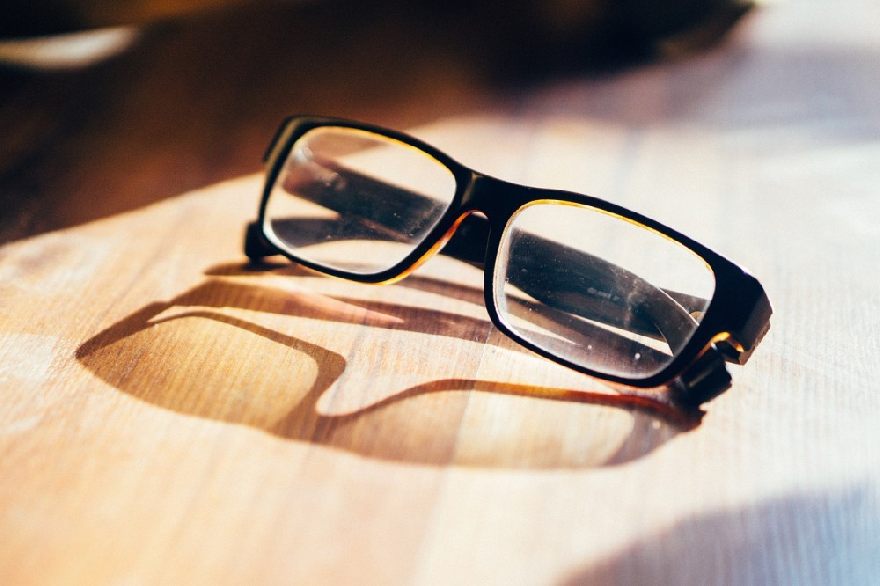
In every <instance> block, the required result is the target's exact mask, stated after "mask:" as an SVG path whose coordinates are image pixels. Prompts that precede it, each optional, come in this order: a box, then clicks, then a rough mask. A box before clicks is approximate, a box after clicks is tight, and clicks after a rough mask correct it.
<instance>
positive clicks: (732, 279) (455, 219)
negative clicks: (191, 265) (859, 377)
mask: <svg viewBox="0 0 880 586" xmlns="http://www.w3.org/2000/svg"><path fill="white" fill-rule="evenodd" d="M321 127H337V128H348V129H352V130H360V131H366V132H370V133H374V134H376V135H379V136H383V137H387V138H390V139H392V140H395V141H398V142H401V143H404V144H406V145H409V146H411V147H414V148H416V149H419V150H421V151H422V152H424V153H425V154H427V155H429V156H430V157H432V158H433V159H435V160H436V161H437V162H439V163H440V164H442V165H444V166H445V167H446V168H447V169H448V170H449V171H450V172H451V173H452V175H453V177H454V178H455V184H456V189H455V194H454V196H453V199H452V202H451V204H450V205H449V207H448V209H447V210H446V212H445V214H444V215H443V216H442V218H441V219H440V220H439V221H438V222H437V224H436V226H435V227H434V228H433V229H432V230H431V231H430V232H429V233H428V235H427V236H426V237H425V238H424V240H422V241H421V242H420V243H419V244H418V245H417V246H416V247H415V248H414V249H413V251H412V252H411V253H410V254H408V255H407V256H406V257H405V258H403V260H401V261H400V262H398V263H397V264H395V265H393V266H391V267H389V268H388V269H385V270H382V271H378V272H375V273H369V274H364V273H358V272H351V271H345V270H340V269H335V268H331V267H327V266H324V265H321V264H319V263H315V262H311V261H309V260H308V259H305V258H301V257H299V256H298V255H296V254H295V253H294V252H291V251H290V250H289V248H288V247H285V246H283V245H282V244H281V243H280V242H277V241H276V240H275V239H274V238H273V235H272V234H271V232H269V231H267V230H266V220H267V218H266V207H267V204H268V202H269V198H270V196H271V194H272V190H273V187H274V185H275V182H276V180H277V178H278V176H279V174H280V172H281V170H282V168H283V166H284V164H285V161H286V159H287V157H288V155H289V153H290V151H291V149H292V148H293V146H294V144H295V143H296V142H297V140H298V139H299V138H301V137H302V136H304V135H305V134H306V133H308V132H309V131H310V130H313V129H316V128H321ZM264 159H265V162H266V165H267V175H266V181H265V184H264V187H263V194H262V199H261V201H260V207H259V212H258V218H257V221H256V222H253V223H251V224H250V225H249V226H248V229H247V233H246V238H245V254H246V255H247V256H248V257H249V258H250V259H251V260H252V261H259V260H261V259H262V258H263V257H266V256H272V255H282V256H285V257H287V258H288V259H290V260H291V261H294V262H297V263H299V264H302V265H304V266H307V267H309V268H311V269H313V270H315V271H318V272H321V273H324V274H328V275H332V276H335V277H340V278H344V279H348V280H352V281H357V282H362V283H374V284H387V283H393V282H395V281H397V280H399V279H401V278H403V277H405V276H406V275H408V274H409V273H411V272H412V271H413V270H415V268H417V267H418V266H419V265H420V264H422V263H423V262H425V261H426V260H427V259H428V258H430V257H431V256H432V255H433V254H434V253H436V252H438V251H439V252H441V253H443V254H444V255H449V256H453V257H455V258H459V259H461V260H464V261H466V262H469V263H470V264H473V265H475V266H481V267H482V268H483V269H484V274H485V277H484V299H485V304H486V309H487V311H488V313H489V316H490V318H491V320H492V323H493V324H494V325H495V326H496V327H497V328H498V329H499V330H501V331H502V332H504V333H505V334H506V335H507V336H509V337H511V338H512V339H514V340H515V341H517V342H518V343H520V344H522V345H523V346H525V347H526V348H529V349H530V350H532V351H534V352H536V353H537V354H539V355H541V356H543V357H545V358H547V359H549V360H553V361H554V362H557V363H559V364H562V365H564V366H567V367H569V368H572V369H574V370H576V371H578V372H582V373H584V374H587V375H590V376H593V377H596V378H599V379H602V380H607V381H611V382H614V383H619V384H624V385H628V386H632V387H637V388H653V387H659V386H669V387H670V389H671V390H672V391H673V392H674V398H675V399H676V400H678V401H680V402H682V403H692V404H699V403H701V402H703V401H706V400H708V399H711V398H712V397H714V396H715V395H717V394H719V393H721V392H723V391H724V390H725V389H726V388H728V387H729V386H730V376H729V374H728V373H727V369H726V368H725V364H724V363H725V361H727V362H733V363H738V364H744V363H745V362H746V361H747V360H748V358H749V357H750V356H751V353H752V351H753V350H754V349H755V347H756V346H757V345H758V343H759V342H760V341H761V338H762V337H763V336H764V334H765V333H766V331H767V330H768V328H769V324H770V315H771V313H772V309H771V307H770V303H769V300H768V299H767V296H766V294H765V292H764V289H763V287H762V286H761V284H760V283H759V282H758V281H757V280H756V279H755V278H754V277H753V276H751V275H750V274H748V273H747V272H745V271H744V270H743V269H742V268H740V267H739V266H737V265H736V264H734V263H732V262H731V261H729V260H727V259H726V258H724V257H722V256H721V255H719V254H717V253H715V252H713V251H712V250H710V249H708V248H706V247H705V246H703V245H702V244H700V243H698V242H695V241H694V240H691V239H690V238H688V237H687V236H685V235H683V234H681V233H679V232H677V231H675V230H673V229H672V228H669V227H667V226H665V225H663V224H661V223H659V222H656V221H654V220H652V219H650V218H647V217H645V216H643V215H641V214H639V213H637V212H633V211H630V210H628V209H626V208H623V207H621V206H619V205H616V204H613V203H610V202H607V201H604V200H602V199H599V198H596V197H592V196H588V195H583V194H578V193H573V192H568V191H561V190H552V189H543V188H536V187H528V186H524V185H518V184H515V183H510V182H507V181H503V180H501V179H497V178H494V177H491V176H488V175H485V174H483V173H480V172H479V171H476V170H474V169H471V168H468V167H466V166H464V165H462V164H461V163H459V162H457V161H455V160H454V159H452V158H451V157H449V156H448V155H447V154H445V153H443V152H442V151H439V150H437V149H436V148H434V147H432V146H431V145H429V144H426V143H424V142H422V141H421V140H419V139H417V138H414V137H412V136H409V135H407V134H405V133H402V132H398V131H394V130H389V129H385V128H381V127H378V126H374V125H371V124H364V123H360V122H354V121H350V120H343V119H336V118H326V117H314V116H292V117H289V118H287V119H285V120H284V122H282V124H281V125H280V126H279V128H278V131H277V132H276V134H275V136H274V137H273V139H272V141H271V143H270V144H269V147H268V149H267V151H266V155H265V157H264ZM541 201H551V202H560V203H567V204H580V205H585V206H590V207H593V208H596V209H599V210H602V211H605V212H608V213H611V214H614V215H617V216H620V217H621V218H624V219H627V220H630V221H633V222H636V223H637V224H640V225H642V226H644V227H646V228H649V229H651V230H654V231H655V232H658V233H659V234H661V235H663V236H665V237H667V238H670V239H672V240H674V241H676V242H678V243H679V244H681V245H682V246H684V247H686V248H688V249H689V250H691V251H692V252H693V253H695V254H696V255H698V256H699V257H700V258H702V259H703V260H704V261H705V262H706V264H707V265H708V266H709V268H710V269H711V270H712V272H713V274H714V278H715V289H714V292H713V294H712V298H711V299H710V300H709V304H708V306H707V307H706V309H705V313H704V316H703V319H702V321H701V322H700V323H699V325H698V326H697V328H696V330H694V332H693V333H692V335H691V336H690V338H689V340H688V341H687V342H686V343H685V344H684V346H683V347H682V348H681V349H680V350H679V352H678V353H677V354H676V355H675V356H674V357H673V359H672V360H671V361H670V362H669V364H667V365H666V366H665V367H664V368H662V369H661V370H660V371H659V372H656V373H654V374H651V375H649V376H643V377H626V376H619V375H614V374H607V373H604V372H599V371H596V370H593V369H590V368H587V367H584V366H581V365H579V364H576V363H573V362H571V361H569V360H566V359H565V358H563V357H560V356H557V355H556V354H553V353H551V352H549V351H547V350H546V349H545V348H542V347H540V346H538V345H536V344H534V343H532V342H530V341H528V340H525V339H523V338H522V337H521V336H519V335H518V334H517V333H516V332H515V331H513V330H512V329H511V328H510V327H509V326H508V325H507V324H506V323H505V322H504V320H503V319H502V317H501V315H500V314H499V311H498V308H497V306H496V302H495V294H494V291H495V288H494V282H493V281H494V277H495V265H496V261H497V256H498V250H499V246H500V244H501V241H502V237H503V233H504V229H505V227H506V226H507V224H508V221H509V220H510V219H511V218H512V217H513V216H514V214H515V213H516V212H517V211H518V210H520V209H521V208H523V207H524V206H527V205H529V204H533V203H534V202H541ZM473 212H480V213H481V214H482V215H480V216H474V215H471V214H472V213H473ZM453 236H454V238H453ZM450 239H451V241H450ZM447 241H449V245H448V246H445V248H444V245H446V243H447Z"/></svg>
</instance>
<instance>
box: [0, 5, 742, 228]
mask: <svg viewBox="0 0 880 586" xmlns="http://www.w3.org/2000/svg"><path fill="white" fill-rule="evenodd" d="M749 8H750V5H749V4H748V3H746V2H743V1H741V0H666V1H665V2H656V1H653V0H510V1H508V2H505V3H503V4H502V3H496V2H491V1H489V0H476V1H472V2H470V1H466V0H450V1H444V0H423V1H421V2H409V1H404V0H368V1H353V0H288V1H285V2H279V1H270V0H188V1H186V2H176V1H170V0H117V1H113V2H109V1H102V0H40V1H34V0H7V2H6V3H5V5H4V17H3V19H2V20H0V98H2V99H0V137H2V138H0V140H2V150H0V206H2V209H3V210H4V211H3V212H2V213H0V218H2V220H0V242H6V241H10V240H14V239H19V238H23V237H26V236H29V235H33V234H38V233H41V232H45V231H49V230H54V229H58V228H62V227H66V226H71V225H76V224H79V223H82V222H86V221H89V220H93V219H96V218H100V217H104V216H108V215H112V214H115V213H119V212H122V211H126V210H131V209H134V208H137V207H140V206H143V205H146V204H148V203H151V202H153V201H157V200H159V199H162V198H166V197H170V196H173V195H177V194H181V193H184V192H186V191H188V190H191V189H194V188H198V187H202V186H205V185H209V184H212V183H215V182H218V181H221V180H224V179H228V178H232V177H235V176H238V175H241V174H244V173H249V172H254V171H258V170H259V166H260V156H261V153H262V150H263V148H264V147H265V144H266V142H267V141H268V140H269V138H270V136H271V135H272V132H273V131H274V129H275V126H276V125H277V124H278V122H279V121H280V120H281V119H282V118H283V117H284V116H286V115H288V114H292V113H310V114H326V115H334V116H341V117H349V118H355V119H359V120H364V121H370V122H374V123H380V124H384V125H387V126H392V127H397V128H408V127H412V126H414V125H418V124H424V123H428V122H431V121H433V120H437V119H440V118H445V117H449V116H455V115H460V114H464V113H468V114H472V113H487V112H488V113H494V114H498V113H501V114H504V113H507V114H509V113H511V112H515V109H516V104H517V99H518V97H519V96H520V95H522V94H523V93H524V92H527V91H528V90H529V88H532V87H534V86H536V85H538V84H541V83H544V82H546V81H548V80H553V79H563V78H566V77H572V76H574V77H581V78H582V77H584V76H587V77H590V78H596V77H603V76H613V75H615V74H616V73H617V72H619V71H623V70H629V69H631V68H634V67H639V66H641V65H643V64H645V63H648V62H652V61H657V60H662V59H682V58H687V56H688V55H691V54H693V53H695V52H699V51H701V50H704V49H706V48H708V47H711V46H712V45H713V43H715V42H717V41H718V40H719V39H722V38H723V37H724V35H725V33H726V32H727V31H729V30H730V29H731V28H732V27H733V26H734V25H735V23H736V22H737V20H738V19H739V18H740V17H741V16H742V15H743V14H744V13H745V12H746V11H747V10H748V9H749Z"/></svg>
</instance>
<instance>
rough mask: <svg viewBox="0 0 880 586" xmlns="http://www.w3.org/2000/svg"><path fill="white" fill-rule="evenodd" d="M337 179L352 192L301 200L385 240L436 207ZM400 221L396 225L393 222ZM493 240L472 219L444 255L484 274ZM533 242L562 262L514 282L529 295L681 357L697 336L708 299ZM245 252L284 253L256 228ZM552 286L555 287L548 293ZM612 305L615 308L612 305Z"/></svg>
mask: <svg viewBox="0 0 880 586" xmlns="http://www.w3.org/2000/svg"><path fill="white" fill-rule="evenodd" d="M332 173H333V174H335V176H336V177H337V178H339V179H340V180H341V181H342V182H343V183H344V185H345V189H344V190H342V189H340V190H333V189H327V186H326V185H322V186H321V188H320V189H318V188H314V189H310V185H311V184H310V183H308V182H305V183H303V184H300V185H297V186H296V192H297V194H298V195H300V196H301V197H304V198H306V199H308V200H309V201H312V202H314V203H317V204H319V205H322V206H324V207H326V208H328V209H331V210H336V211H340V210H344V211H346V212H347V213H348V214H350V215H351V216H352V217H354V218H358V219H359V220H360V223H361V224H362V225H363V224H369V226H370V227H371V228H373V229H374V230H375V229H378V228H381V229H382V232H383V236H384V237H390V238H394V239H397V240H400V239H403V238H404V237H405V235H404V234H402V233H400V232H395V231H393V230H392V229H391V228H389V226H391V225H394V224H395V223H398V224H402V225H410V224H412V223H413V222H415V221H417V220H416V219H417V218H424V217H428V216H429V215H430V211H431V208H432V207H433V206H435V205H436V202H433V201H432V200H431V199H430V198H429V197H427V196H424V195H421V194H418V193H415V192H412V191H410V190H406V189H405V188H402V187H399V186H396V185H388V184H386V183H384V182H381V181H376V180H375V179H373V178H370V177H366V176H364V175H362V174H360V173H357V172H355V171H352V170H351V169H346V168H344V167H341V166H334V168H333V170H332ZM375 201H384V202H388V203H391V202H395V203H398V204H400V205H397V206H395V207H393V208H388V206H387V205H386V206H375V205H373V203H374V202H375ZM392 217H393V218H395V220H394V221H390V218H392ZM407 218H409V219H407ZM297 224H298V228H300V230H303V229H305V224H304V223H303V221H301V220H299V221H297ZM369 233H370V231H369V230H364V231H362V233H360V234H357V237H359V238H361V239H363V238H365V237H367V238H369V237H370V234H369ZM352 236H354V235H352ZM488 236H489V224H488V221H487V220H486V219H485V218H484V217H481V216H475V215H471V216H468V217H467V218H466V219H465V220H464V221H463V222H462V224H461V225H460V226H459V228H458V230H457V231H456V233H455V235H454V236H453V238H452V239H451V240H450V241H449V242H448V243H447V245H446V246H445V247H444V249H443V250H442V251H441V253H442V254H444V255H446V256H451V257H453V258H457V259H459V260H463V261H465V262H468V263H469V264H472V265H474V266H477V267H480V268H482V267H483V262H484V258H485V247H486V242H487V240H488ZM373 237H376V236H375V235H373ZM530 240H531V244H532V247H533V248H534V249H535V252H536V253H537V254H536V255H535V256H537V257H538V258H542V259H555V260H556V262H554V263H553V264H552V266H546V265H542V266H540V267H534V269H535V270H536V271H537V270H540V271H541V273H542V274H543V276H544V279H543V283H542V284H541V285H540V286H539V285H538V284H537V283H534V282H533V281H531V280H525V279H518V278H517V277H516V276H515V275H514V277H513V280H512V284H514V285H515V286H517V287H519V288H520V289H521V290H522V291H523V292H525V293H527V294H529V295H531V296H532V297H534V298H535V299H537V300H540V301H542V302H544V303H547V304H548V305H550V306H551V307H555V308H557V309H565V310H567V311H569V312H572V313H575V314H577V315H581V316H582V317H586V318H588V319H593V320H597V321H601V322H602V323H607V324H610V325H614V326H617V327H621V328H624V329H626V330H628V331H632V332H636V333H640V334H643V335H649V336H652V337H655V338H658V339H666V340H667V341H668V342H669V343H670V345H671V346H672V347H673V349H674V350H677V349H678V347H680V345H683V344H684V342H686V339H684V336H686V335H687V334H688V333H689V332H690V331H691V330H692V324H693V319H692V318H691V316H690V315H689V311H693V309H685V307H683V305H684V306H686V307H691V308H702V307H703V306H704V304H705V302H704V301H703V300H699V299H697V298H694V297H690V296H686V295H683V294H680V293H675V292H667V291H663V290H661V289H658V288H656V287H654V286H653V285H651V284H650V283H648V282H647V281H645V280H644V279H641V278H640V277H638V276H637V275H635V274H633V273H631V272H629V271H626V270H625V269H623V268H621V267H619V266H617V265H615V264H613V263H609V262H607V261H605V260H602V259H600V258H598V257H595V256H592V255H589V254H587V253H584V252H582V251H578V250H575V249H572V248H570V247H567V246H565V245H562V244H560V243H557V242H551V241H548V240H544V239H541V238H538V237H535V236H531V238H530ZM245 253H246V254H247V256H248V257H250V258H252V259H259V258H261V257H263V256H269V255H273V254H276V251H275V248H274V247H273V246H272V245H271V244H269V243H268V242H265V241H264V239H263V235H262V231H261V230H259V229H257V227H255V226H253V225H252V226H250V227H249V229H248V233H247V238H246V241H245ZM533 274H536V273H533ZM548 283H550V284H552V286H551V287H547V284H548ZM624 284H625V286H622V285H624ZM609 300H611V301H612V303H610V304H609V303H608V301H609ZM615 309H616V310H617V311H615Z"/></svg>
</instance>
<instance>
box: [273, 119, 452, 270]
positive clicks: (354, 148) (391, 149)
mask: <svg viewBox="0 0 880 586" xmlns="http://www.w3.org/2000/svg"><path fill="white" fill-rule="evenodd" d="M455 188H456V183H455V177H454V176H453V174H452V172H451V171H450V170H449V169H448V168H447V167H446V166H445V165H443V164H442V163H440V162H439V161H437V160H436V159H434V158H433V157H431V156H430V155H428V154H427V153H424V152H422V151H420V150H418V149H416V148H414V147H411V146H409V145H407V144H405V143H402V142H400V141H397V140H394V139H391V138H388V137H385V136H382V135H379V134H375V133H372V132H367V131H362V130H355V129H351V128H345V127H340V126H327V127H320V128H316V129H313V130H310V131H308V132H306V133H305V134H304V135H303V136H302V137H300V138H299V139H298V140H297V141H296V143H295V144H294V145H293V147H292V148H291V150H290V154H289V155H288V156H287V159H286V160H285V162H284V164H283V167H282V168H281V171H280V172H279V174H278V177H277V179H276V180H275V184H274V186H273V187H272V192H271V194H270V196H269V200H268V202H267V207H266V215H265V229H266V234H267V235H268V236H269V237H270V238H271V239H273V240H274V241H275V243H276V244H277V245H279V246H281V247H282V248H283V249H284V250H287V251H288V252H290V253H291V254H294V255H296V256H298V257H300V258H302V259H304V260H307V261H310V262H314V263H317V264H320V265H322V266H325V267H328V268H331V269H338V270H345V271H350V272H355V273H360V274H375V273H379V272H382V271H384V270H387V269H389V268H391V267H393V266H394V265H396V264H398V263H399V262H401V261H402V260H403V259H404V258H406V257H407V255H409V254H410V253H412V252H413V251H414V250H415V249H416V247H418V245H419V244H421V243H422V241H423V240H424V239H425V237H426V236H427V235H428V234H429V233H430V232H431V230H432V229H434V228H435V227H436V226H437V224H438V222H439V221H440V219H441V218H442V217H443V214H444V213H445V212H446V210H447V209H448V208H449V205H450V204H451V203H452V200H453V197H454V195H455Z"/></svg>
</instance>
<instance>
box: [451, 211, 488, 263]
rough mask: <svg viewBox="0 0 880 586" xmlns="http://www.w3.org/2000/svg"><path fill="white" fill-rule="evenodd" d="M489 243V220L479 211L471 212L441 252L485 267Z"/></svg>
mask: <svg viewBox="0 0 880 586" xmlns="http://www.w3.org/2000/svg"><path fill="white" fill-rule="evenodd" d="M488 244H489V220H488V219H487V218H486V216H484V215H483V214H481V213H479V212H471V213H469V214H468V215H467V216H466V217H465V218H464V220H462V221H461V223H459V225H458V227H457V229H456V230H455V233H454V234H453V235H452V237H451V238H450V239H449V241H448V242H447V243H446V245H445V246H444V247H443V250H442V251H441V254H443V255H444V256H450V257H452V258H455V259H458V260H461V261H464V262H466V263H468V264H469V265H472V266H475V267H477V268H483V267H484V265H485V262H486V247H487V246H488Z"/></svg>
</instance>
